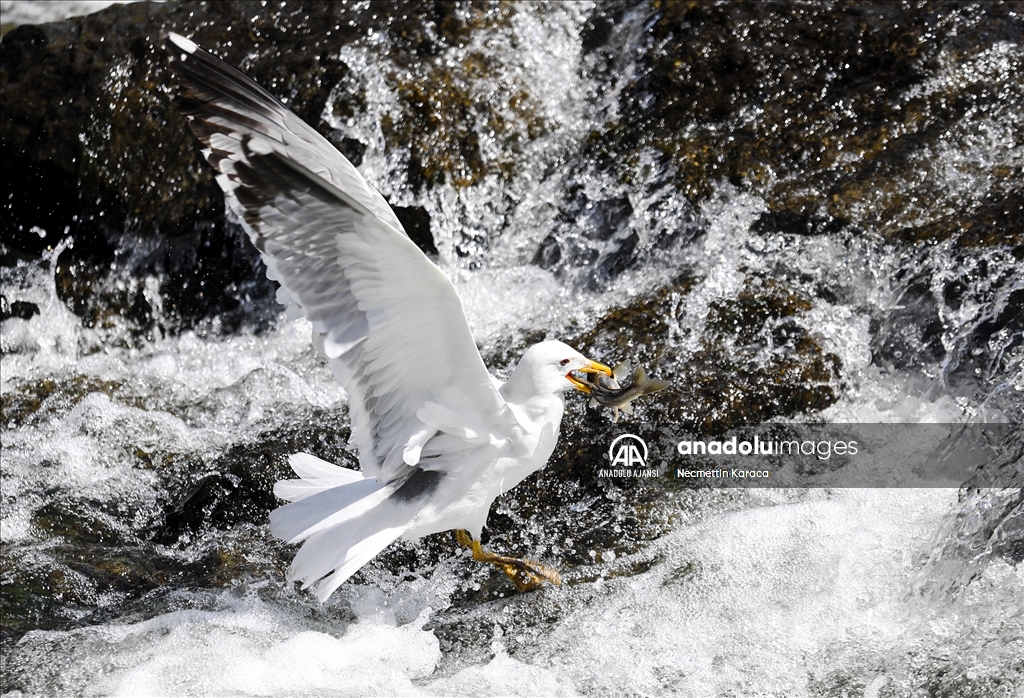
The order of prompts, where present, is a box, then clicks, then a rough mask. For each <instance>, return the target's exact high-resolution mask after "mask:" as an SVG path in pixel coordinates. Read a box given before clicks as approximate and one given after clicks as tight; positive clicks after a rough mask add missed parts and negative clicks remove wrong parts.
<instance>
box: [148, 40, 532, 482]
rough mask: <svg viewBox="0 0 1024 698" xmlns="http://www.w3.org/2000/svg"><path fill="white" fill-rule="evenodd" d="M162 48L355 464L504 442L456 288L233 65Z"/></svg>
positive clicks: (389, 464) (374, 472)
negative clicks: (324, 364) (289, 307)
mask: <svg viewBox="0 0 1024 698" xmlns="http://www.w3.org/2000/svg"><path fill="white" fill-rule="evenodd" d="M167 48H168V50H169V52H170V53H171V54H172V56H173V59H172V62H171V67H172V70H173V71H174V73H175V75H176V76H177V77H178V79H179V80H180V82H181V84H182V85H183V87H184V91H183V93H182V94H181V95H180V96H179V97H178V98H177V105H178V107H179V109H181V111H182V112H183V113H184V114H186V115H187V116H188V117H189V123H190V125H191V127H192V130H193V131H194V132H195V134H196V135H197V136H198V137H199V139H200V140H201V141H202V142H203V143H204V144H205V145H206V150H205V151H204V152H205V154H206V158H207V160H208V161H209V162H210V164H211V165H213V167H214V168H216V169H217V171H218V172H220V174H219V175H218V177H217V182H218V183H219V184H220V186H221V188H222V189H223V190H224V194H225V199H226V200H227V203H228V205H229V206H230V207H231V209H232V210H233V211H234V212H235V213H236V214H237V215H238V217H239V218H240V219H241V220H242V221H243V223H244V225H245V228H246V230H247V231H248V233H249V236H250V237H251V238H252V241H253V243H254V244H255V245H256V247H257V248H258V249H259V250H260V252H261V253H262V257H263V261H264V262H265V263H266V265H267V276H268V277H270V278H272V279H276V280H277V281H279V282H280V283H281V287H282V293H280V294H279V300H282V301H291V302H294V303H295V304H296V305H297V306H298V307H299V308H300V309H301V310H302V311H303V312H304V314H305V315H306V317H307V318H309V320H310V321H311V322H312V324H313V341H314V344H315V346H316V347H317V349H319V350H320V351H321V352H322V353H323V354H324V355H325V356H326V357H327V359H328V361H329V362H330V365H331V370H332V372H333V373H334V375H335V377H336V378H337V379H338V381H339V382H340V383H341V384H342V385H343V386H344V387H345V389H346V390H347V391H348V393H349V399H350V403H349V410H350V414H351V417H352V425H353V429H352V440H353V441H354V443H355V445H356V446H357V447H358V449H359V460H360V464H361V465H362V469H363V472H364V474H365V475H367V476H372V477H377V478H378V479H380V480H382V481H385V482H389V481H392V480H394V479H396V478H398V477H401V476H403V475H406V474H407V473H409V472H411V471H412V470H413V468H414V466H417V465H419V467H420V468H422V469H424V470H430V469H431V464H436V465H435V468H438V469H443V468H445V464H446V463H449V462H450V460H449V459H445V458H431V457H430V456H431V455H433V454H434V453H436V451H437V450H438V448H439V447H443V450H444V451H447V452H450V451H463V450H466V449H468V448H472V447H473V446H476V445H481V446H482V445H484V444H496V442H500V441H502V440H504V439H505V438H507V437H508V435H509V434H510V433H511V431H512V429H513V428H514V426H515V419H514V417H513V415H512V413H511V410H509V409H508V406H507V405H506V404H505V401H504V400H503V399H502V398H501V396H500V395H499V394H498V391H497V389H496V388H495V386H494V384H493V383H492V380H491V377H490V374H489V373H488V372H487V369H486V367H485V366H484V363H483V360H482V359H481V358H480V354H479V352H478V351H477V349H476V345H475V343H474V342H473V337H472V335H471V334H470V331H469V326H468V324H467V322H466V316H465V312H464V311H463V308H462V303H461V302H460V300H459V297H458V294H457V293H456V291H455V288H454V287H453V286H452V284H451V282H450V281H449V280H448V279H447V277H445V275H444V274H443V273H442V272H441V270H440V269H438V268H437V267H436V266H435V265H434V264H433V263H432V262H431V261H430V260H429V259H427V257H426V256H425V255H424V254H423V253H422V252H421V251H420V250H419V248H417V247H416V245H414V244H413V243H412V241H410V240H409V238H408V237H407V236H406V235H405V234H404V232H403V230H402V226H401V224H400V223H399V222H398V219H397V218H395V215H394V212H393V211H392V210H391V208H390V207H389V206H388V204H387V202H386V201H385V200H384V198H383V197H382V196H381V195H380V194H379V193H378V192H377V191H376V190H375V189H374V188H373V187H371V186H369V185H368V184H367V183H366V181H365V180H364V179H363V178H362V176H360V174H359V172H358V171H357V170H356V169H355V167H353V166H352V164H351V163H350V162H349V161H348V160H346V159H345V157H344V156H343V155H342V154H341V153H339V152H338V151H337V150H336V149H335V148H334V147H333V146H332V145H331V144H330V143H328V142H327V140H326V139H324V138H323V137H322V136H321V135H320V134H318V133H317V132H316V131H315V130H314V129H312V128H311V127H310V126H308V125H307V124H306V123H305V122H303V121H302V120H301V119H299V118H298V117H297V116H295V114H293V113H292V112H291V111H289V110H288V109H287V108H286V107H285V106H284V105H283V104H282V103H281V102H279V101H278V100H277V99H276V98H274V97H273V96H272V95H271V94H270V93H269V92H267V91H266V90H264V89H263V88H261V87H260V86H259V85H257V84H256V83H255V82H253V81H252V80H250V79H249V78H247V77H246V76H245V75H243V74H242V73H241V72H239V71H238V70H236V69H234V68H232V67H231V66H230V65H228V64H227V63H225V62H223V61H221V60H220V59H219V58H217V57H215V56H213V55H212V54H210V53H208V52H206V51H204V50H202V49H201V48H199V47H198V46H196V44H194V43H193V42H191V41H189V40H188V39H185V38H184V37H181V36H178V35H176V34H171V35H169V36H168V39H167ZM434 437H437V438H435V439H434V441H433V442H432V443H431V444H430V447H428V449H427V452H426V453H423V447H424V445H425V444H426V443H427V442H428V441H430V440H431V439H432V438H434ZM421 456H423V460H422V461H421Z"/></svg>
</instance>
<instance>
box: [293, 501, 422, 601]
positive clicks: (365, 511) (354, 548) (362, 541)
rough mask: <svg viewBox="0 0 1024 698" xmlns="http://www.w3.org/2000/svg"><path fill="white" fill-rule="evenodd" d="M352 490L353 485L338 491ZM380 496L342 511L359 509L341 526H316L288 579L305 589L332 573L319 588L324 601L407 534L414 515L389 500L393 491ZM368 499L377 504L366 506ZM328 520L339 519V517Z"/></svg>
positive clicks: (299, 553)
mask: <svg viewBox="0 0 1024 698" xmlns="http://www.w3.org/2000/svg"><path fill="white" fill-rule="evenodd" d="M356 484H358V483H356ZM349 487H353V485H344V486H342V487H340V488H338V489H345V488H349ZM381 493H382V494H383V495H384V496H383V498H382V497H380V496H373V495H371V496H370V497H366V498H364V499H363V500H359V501H357V502H355V503H354V504H352V505H350V506H349V507H348V508H347V509H346V510H345V511H344V512H339V513H349V512H348V510H350V509H355V510H357V511H356V512H352V513H351V515H349V516H348V517H346V518H345V520H343V521H341V522H340V523H332V524H331V525H327V526H323V525H321V526H317V528H318V530H317V531H316V532H315V533H313V534H312V535H311V536H309V538H308V539H307V540H306V542H305V543H304V544H303V546H302V548H301V549H300V550H299V552H298V554H296V555H295V559H294V560H292V564H291V567H290V568H289V569H288V579H289V580H296V579H299V580H302V581H303V585H302V587H303V589H305V588H307V587H309V586H310V585H311V584H313V582H315V581H316V580H318V579H320V578H321V577H323V576H325V575H327V574H330V573H331V572H333V574H331V576H330V577H328V578H327V579H325V580H324V581H323V582H321V583H320V586H319V587H318V589H317V595H318V596H319V598H320V600H321V601H323V600H324V599H326V598H327V597H328V596H330V595H331V593H332V592H333V591H334V590H335V589H337V588H338V587H339V586H340V585H341V584H342V583H343V582H344V581H345V580H346V579H348V578H349V577H351V576H352V575H353V574H354V573H355V572H356V570H358V569H359V568H360V567H362V566H363V565H365V564H366V563H367V562H369V561H370V559H371V558H373V556H375V555H376V554H377V553H379V552H380V551H382V550H383V549H384V548H386V547H387V546H388V545H390V544H391V542H392V541H394V540H396V539H397V538H399V537H400V536H401V535H402V534H403V533H405V531H406V529H407V528H408V525H409V522H410V521H411V520H412V518H413V516H414V514H415V512H414V511H413V510H411V509H410V507H408V506H407V505H406V504H404V503H402V502H396V501H395V500H393V499H389V498H388V496H389V495H390V494H391V489H390V488H383V489H381V490H378V493H377V495H379V494H381ZM366 500H375V504H374V505H373V506H369V507H367V506H365V503H366ZM304 501H307V500H304ZM288 506H295V505H294V504H290V505H288ZM328 518H330V519H336V515H335V516H330V517H328Z"/></svg>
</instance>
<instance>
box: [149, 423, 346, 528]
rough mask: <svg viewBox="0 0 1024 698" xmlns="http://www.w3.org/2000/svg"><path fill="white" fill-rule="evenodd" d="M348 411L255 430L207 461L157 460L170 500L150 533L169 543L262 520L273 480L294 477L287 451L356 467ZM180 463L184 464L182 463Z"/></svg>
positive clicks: (273, 503)
mask: <svg viewBox="0 0 1024 698" xmlns="http://www.w3.org/2000/svg"><path fill="white" fill-rule="evenodd" d="M348 435H349V427H348V414H347V411H343V412H342V413H341V414H340V415H339V414H334V413H325V412H315V413H313V414H312V415H310V418H309V421H308V422H306V423H302V424H296V425H293V426H286V427H281V428H279V429H274V430H271V431H268V432H264V433H262V434H260V436H259V438H258V439H257V440H255V441H254V442H251V443H244V444H238V445H236V446H233V447H232V448H231V449H229V450H228V452H227V453H225V454H224V455H222V456H220V457H219V458H217V459H216V460H214V461H212V462H210V463H209V464H204V463H201V462H196V461H195V460H194V459H191V458H184V459H182V458H175V459H173V460H172V462H171V463H167V464H164V465H163V466H161V470H162V471H164V472H166V473H167V475H168V476H171V479H169V481H168V485H169V489H170V490H171V501H172V502H173V504H171V505H170V506H169V508H168V510H167V513H166V518H165V521H164V523H163V525H162V526H161V527H160V529H159V531H157V533H156V534H155V536H156V538H157V539H158V540H160V541H162V542H164V543H168V544H169V543H173V542H174V541H176V540H178V538H179V537H180V536H181V535H182V534H183V533H185V532H186V531H202V530H209V529H222V530H229V529H231V528H233V527H235V526H237V525H239V524H242V523H255V524H259V525H263V524H265V523H266V521H267V516H268V514H269V513H270V512H271V511H272V510H274V509H276V508H277V507H278V506H280V505H281V504H282V502H281V501H280V500H279V499H278V498H277V497H275V496H274V483H275V482H277V481H278V480H287V479H291V478H294V477H295V474H294V473H293V472H292V471H291V468H290V467H289V466H288V460H287V457H288V456H289V455H290V454H292V453H298V452H302V451H306V452H310V453H313V454H314V455H316V456H318V457H320V458H324V459H325V460H329V461H331V462H334V463H338V464H340V465H348V466H350V467H356V464H357V463H358V461H357V460H356V459H355V457H354V456H352V455H351V453H349V451H348V450H347V441H348ZM183 466H184V467H183Z"/></svg>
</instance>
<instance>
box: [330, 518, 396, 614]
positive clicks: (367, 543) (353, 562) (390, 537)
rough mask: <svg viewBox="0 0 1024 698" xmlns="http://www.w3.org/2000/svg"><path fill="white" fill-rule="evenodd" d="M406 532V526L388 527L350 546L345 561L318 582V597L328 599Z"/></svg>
mask: <svg viewBox="0 0 1024 698" xmlns="http://www.w3.org/2000/svg"><path fill="white" fill-rule="evenodd" d="M404 532H405V527H404V526H403V527H399V528H387V529H384V530H383V531H377V532H376V533H374V534H371V535H370V537H369V538H366V539H364V540H361V541H359V542H358V543H355V544H354V545H353V546H352V547H350V548H349V549H348V551H347V552H346V554H345V561H344V562H342V563H341V564H340V565H339V566H338V567H337V568H335V570H334V572H333V573H332V574H330V575H328V576H326V577H324V578H323V579H321V580H320V583H319V584H317V587H316V597H317V598H318V599H320V603H323V602H324V601H326V600H327V597H329V596H330V595H331V594H333V593H334V590H335V589H337V588H338V587H340V586H341V585H342V584H344V583H345V581H346V580H347V579H348V578H349V577H351V576H352V575H353V574H355V573H356V571H358V570H359V568H360V567H362V566H363V565H365V564H366V563H367V562H369V561H370V560H371V559H373V557H374V556H375V555H376V554H377V553H379V552H380V551H381V550H383V549H384V548H386V547H388V546H389V545H391V543H392V542H393V541H395V540H397V539H398V537H399V536H401V535H402V533H404Z"/></svg>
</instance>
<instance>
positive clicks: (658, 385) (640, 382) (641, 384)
mask: <svg viewBox="0 0 1024 698" xmlns="http://www.w3.org/2000/svg"><path fill="white" fill-rule="evenodd" d="M633 382H634V384H635V385H636V387H637V388H639V389H640V391H641V394H642V395H649V394H650V393H656V392H658V391H659V390H664V389H665V388H667V387H668V386H670V385H671V383H669V382H668V381H656V380H651V379H650V378H648V377H647V372H646V371H644V368H643V366H637V367H636V374H635V375H634V376H633Z"/></svg>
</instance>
